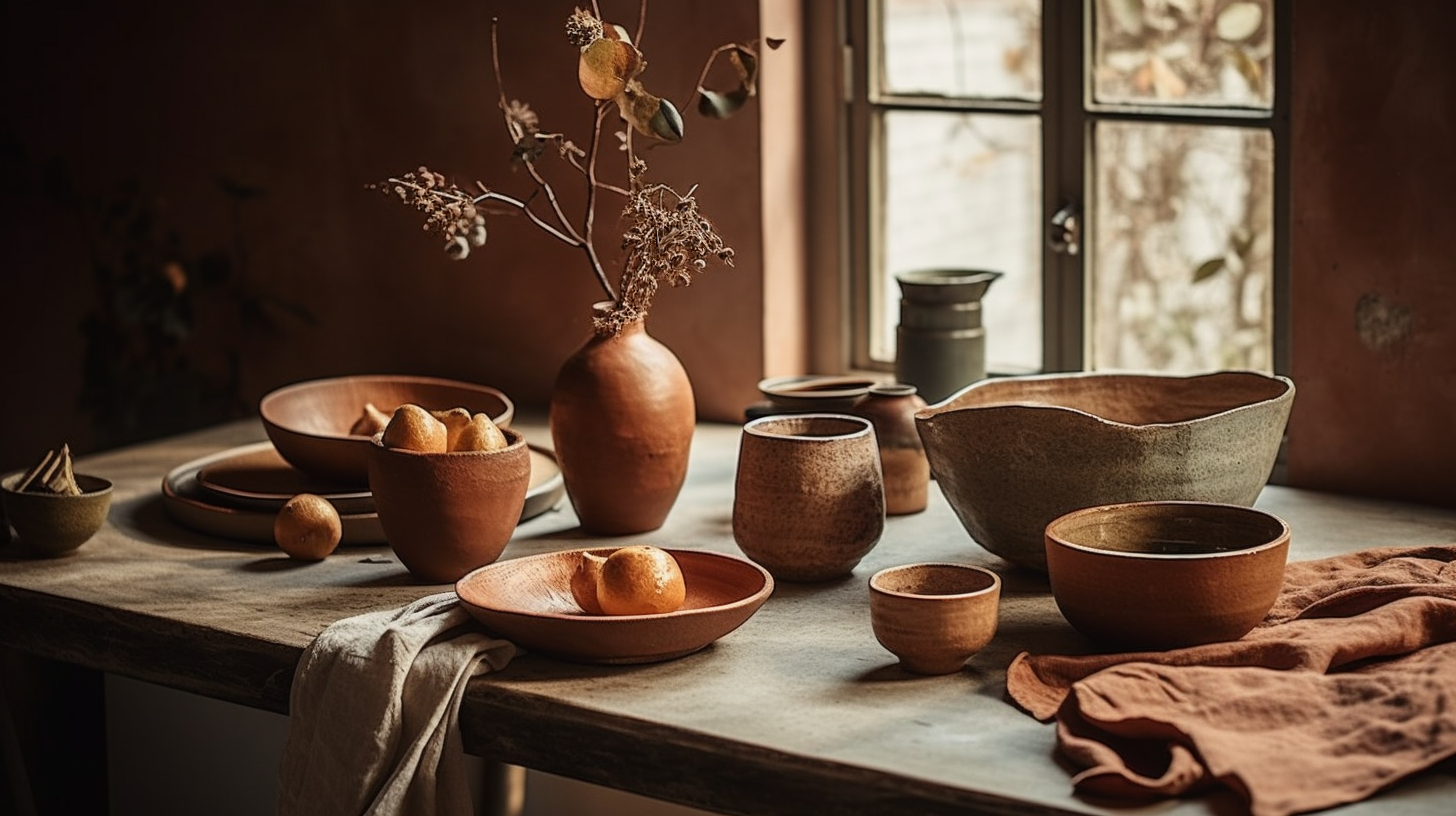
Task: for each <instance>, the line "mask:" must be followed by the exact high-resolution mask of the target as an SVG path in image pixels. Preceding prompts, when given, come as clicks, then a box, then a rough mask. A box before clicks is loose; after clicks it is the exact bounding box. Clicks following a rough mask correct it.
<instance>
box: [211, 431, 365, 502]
mask: <svg viewBox="0 0 1456 816" xmlns="http://www.w3.org/2000/svg"><path fill="white" fill-rule="evenodd" d="M234 450H235V455H232V456H227V457H225V458H222V459H219V460H217V461H215V462H213V463H212V464H210V465H208V466H206V467H204V468H202V469H200V470H198V472H197V483H198V484H199V485H200V486H201V487H202V489H203V490H205V491H207V492H209V493H212V494H214V495H215V496H216V497H217V499H218V500H219V501H220V502H222V503H224V504H228V505H231V506H233V507H238V508H244V509H254V510H271V511H273V512H277V511H278V509H279V508H281V507H282V506H283V505H284V504H285V503H286V502H287V501H288V500H289V499H290V498H292V497H294V496H296V495H298V494H299V493H313V494H315V495H318V496H323V497H324V498H326V499H328V500H329V501H330V502H331V503H332V504H333V505H334V508H335V509H337V510H338V511H339V512H340V513H372V512H374V497H373V496H372V495H370V493H369V491H368V490H360V489H358V488H354V487H348V486H346V485H340V484H338V483H336V482H329V481H326V480H324V479H319V478H316V477H313V476H309V475H308V474H306V473H304V472H303V471H301V470H299V469H298V468H296V467H294V466H292V465H290V464H288V462H287V461H285V460H284V459H283V456H282V454H280V453H278V449H277V448H275V447H274V446H273V444H272V443H271V442H264V443H260V444H257V445H249V446H246V447H243V448H236V449H234Z"/></svg>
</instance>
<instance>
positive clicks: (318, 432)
mask: <svg viewBox="0 0 1456 816" xmlns="http://www.w3.org/2000/svg"><path fill="white" fill-rule="evenodd" d="M371 402H372V403H374V405H375V407H377V408H378V409H379V410H381V411H383V412H384V413H386V414H392V413H393V412H394V409H395V408H398V407H399V406H400V405H403V404H404V403H407V402H411V403H414V404H416V405H419V406H421V407H423V408H428V409H430V410H448V409H450V408H456V407H459V408H466V409H469V411H470V413H472V414H485V415H486V416H488V417H490V418H491V420H492V421H494V422H495V424H497V425H500V426H501V427H507V426H509V425H510V424H511V419H513V418H514V416H515V411H516V409H515V405H514V404H513V403H512V402H511V400H510V398H508V397H507V396H506V395H505V394H503V393H501V392H500V391H498V390H497V389H494V388H491V387H489V386H485V385H475V384H474V383H467V382H459V381H457V380H445V379H440V378H437V377H412V376H406V375H398V374H378V375H361V376H353V377H334V378H331V379H323V380H308V381H306V382H301V383H294V384H293V385H286V386H284V387H282V388H279V389H277V390H275V391H271V392H269V393H268V394H266V395H265V396H264V397H263V399H262V400H261V401H260V402H259V403H258V413H259V415H260V416H261V417H262V419H263V427H264V428H265V429H266V430H267V432H268V438H269V439H270V440H272V442H273V446H274V447H276V448H277V449H278V453H280V454H281V455H282V456H283V458H284V459H286V460H288V463H289V464H290V465H293V466H294V467H296V468H298V469H299V470H301V471H303V472H305V473H307V474H309V475H311V476H316V477H318V478H320V479H327V480H330V481H332V482H335V483H338V484H341V485H364V484H366V483H367V482H368V481H369V470H368V465H367V464H366V459H365V456H366V452H367V451H368V449H369V444H370V442H369V437H367V436H354V435H351V434H350V433H349V428H350V427H352V426H353V425H354V422H355V421H356V420H358V419H359V417H360V415H362V414H363V413H364V405H365V404H366V403H371Z"/></svg>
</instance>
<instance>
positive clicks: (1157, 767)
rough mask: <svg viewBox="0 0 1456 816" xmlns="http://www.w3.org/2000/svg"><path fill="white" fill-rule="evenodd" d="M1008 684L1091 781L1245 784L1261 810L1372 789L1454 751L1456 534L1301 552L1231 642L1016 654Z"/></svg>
mask: <svg viewBox="0 0 1456 816" xmlns="http://www.w3.org/2000/svg"><path fill="white" fill-rule="evenodd" d="M1006 686H1007V692H1008V693H1009V694H1010V696H1011V698H1012V699H1013V700H1014V701H1015V702H1016V703H1017V704H1018V705H1020V706H1021V707H1022V708H1024V709H1025V710H1026V711H1027V712H1029V713H1030V714H1032V715H1033V716H1035V717H1037V718H1038V719H1042V720H1049V719H1052V718H1053V717H1055V718H1056V721H1057V745H1058V747H1059V748H1060V750H1061V752H1062V753H1063V754H1064V755H1065V756H1066V757H1067V758H1068V759H1070V760H1071V761H1072V762H1073V763H1075V764H1076V765H1077V766H1079V767H1080V768H1082V769H1083V770H1081V771H1080V773H1078V774H1077V775H1076V776H1075V777H1074V778H1073V784H1074V786H1075V789H1076V790H1077V791H1078V792H1079V793H1081V794H1084V795H1092V796H1107V797H1133V798H1139V799H1147V798H1158V797H1166V796H1177V795H1180V794H1184V793H1193V792H1197V791H1199V790H1200V789H1202V788H1205V787H1207V786H1210V785H1215V784H1217V785H1225V786H1228V787H1231V788H1233V789H1234V790H1235V791H1236V792H1237V793H1239V794H1240V795H1241V796H1242V797H1243V798H1244V800H1245V801H1246V802H1247V803H1248V806H1249V810H1250V812H1251V813H1253V814H1254V816H1285V814H1291V813H1303V812H1307V811H1313V810H1320V809H1323V808H1327V807H1332V806H1334V805H1339V804H1344V803H1347V802H1353V801H1357V800H1359V799H1363V798H1365V797H1367V796H1369V795H1371V794H1372V793H1375V792H1376V791H1379V790H1380V789H1381V788H1384V787H1386V786H1388V785H1390V784H1392V783H1394V782H1396V781H1398V780H1400V779H1402V778H1404V777H1406V776H1409V775H1411V774H1413V773H1416V772H1418V771H1420V770H1422V769H1425V768H1428V767H1430V766H1432V765H1434V764H1436V763H1437V762H1440V761H1441V760H1442V759H1445V758H1446V757H1450V756H1452V755H1456V545H1448V546H1432V547H1415V548H1383V549H1374V550H1366V551H1364V552H1358V553H1352V554H1349V555H1344V556H1339V557H1336V558H1328V559H1323V560H1319V561H1306V562H1296V563H1291V564H1289V565H1288V567H1287V569H1286V570H1285V582H1284V587H1283V589H1282V591H1281V593H1280V596H1279V599H1278V601H1276V602H1275V605H1274V608H1273V610H1271V611H1270V612H1269V615H1268V616H1267V617H1266V618H1265V619H1264V621H1263V623H1261V624H1260V625H1259V627H1258V628H1256V629H1255V630H1254V631H1253V632H1251V633H1249V634H1248V635H1246V636H1245V637H1244V638H1242V639H1241V640H1238V641H1236V642H1233V643H1215V644H1209V645H1206V646H1196V647H1191V648H1186V649H1177V650H1173V651H1168V652H1148V653H1139V654H1115V655H1085V656H1053V655H1042V656H1032V655H1028V654H1025V653H1023V654H1021V655H1019V656H1018V657H1017V658H1016V659H1015V660H1014V661H1013V662H1012V664H1011V666H1010V668H1009V669H1008V670H1007V678H1006Z"/></svg>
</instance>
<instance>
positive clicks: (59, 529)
mask: <svg viewBox="0 0 1456 816" xmlns="http://www.w3.org/2000/svg"><path fill="white" fill-rule="evenodd" d="M23 475H24V474H22V473H16V474H12V475H11V476H9V477H7V478H6V479H5V481H4V483H3V486H0V500H3V502H4V507H5V521H6V522H8V523H9V524H10V526H12V527H14V528H15V534H16V536H17V539H18V540H19V543H20V546H21V548H22V549H23V550H24V551H25V553H27V554H28V555H34V556H37V557H42V558H46V557H51V556H57V555H65V554H67V553H70V552H72V551H73V550H75V549H76V548H77V547H80V546H81V545H82V544H85V543H86V542H87V541H89V540H90V539H91V537H92V536H94V535H96V531H97V530H100V529H101V525H103V524H105V523H106V514H107V512H108V511H109V510H110V509H111V482H110V481H109V480H107V479H103V478H101V477H99V476H87V475H83V474H80V473H77V474H76V486H77V487H79V488H81V495H79V496H62V495H58V494H55V493H41V492H32V491H17V490H15V486H16V485H17V484H18V483H19V482H20V479H21V477H22V476H23Z"/></svg>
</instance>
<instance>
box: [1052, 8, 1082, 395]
mask: <svg viewBox="0 0 1456 816" xmlns="http://www.w3.org/2000/svg"><path fill="white" fill-rule="evenodd" d="M1085 15H1086V9H1085V6H1084V4H1083V3H1068V2H1063V0H1044V2H1043V3H1042V55H1043V57H1042V59H1043V62H1042V76H1043V77H1045V80H1044V83H1043V94H1044V103H1043V112H1042V139H1043V143H1042V145H1043V146H1042V224H1043V227H1044V228H1045V226H1046V225H1048V224H1050V223H1051V219H1052V215H1053V214H1054V213H1056V212H1057V210H1059V209H1061V208H1062V207H1063V206H1065V205H1067V204H1069V203H1071V204H1075V205H1077V206H1078V207H1079V209H1080V210H1081V213H1082V214H1081V218H1082V221H1083V223H1082V227H1081V232H1082V236H1083V239H1082V240H1083V243H1084V244H1085V242H1086V238H1087V235H1088V234H1089V230H1088V227H1087V224H1086V219H1087V207H1086V200H1087V194H1086V192H1087V191H1086V177H1087V173H1086V167H1087V148H1086V137H1087V135H1088V131H1089V127H1088V121H1087V119H1088V117H1087V113H1086V107H1085V104H1084V103H1085V87H1086V79H1085V71H1084V66H1085V65H1086V58H1085V54H1086V35H1085V28H1086V27H1085V25H1084V20H1085ZM1086 257H1087V253H1086V251H1085V248H1083V249H1081V250H1080V251H1079V252H1078V253H1077V254H1075V255H1072V254H1066V253H1062V252H1056V251H1053V250H1052V249H1051V248H1050V247H1048V246H1046V244H1045V242H1044V243H1043V254H1042V313H1043V321H1042V349H1043V370H1045V371H1077V370H1081V369H1082V368H1084V367H1085V364H1086V340H1085V335H1086V300H1085V298H1086V271H1085V265H1084V259H1085V258H1086Z"/></svg>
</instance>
